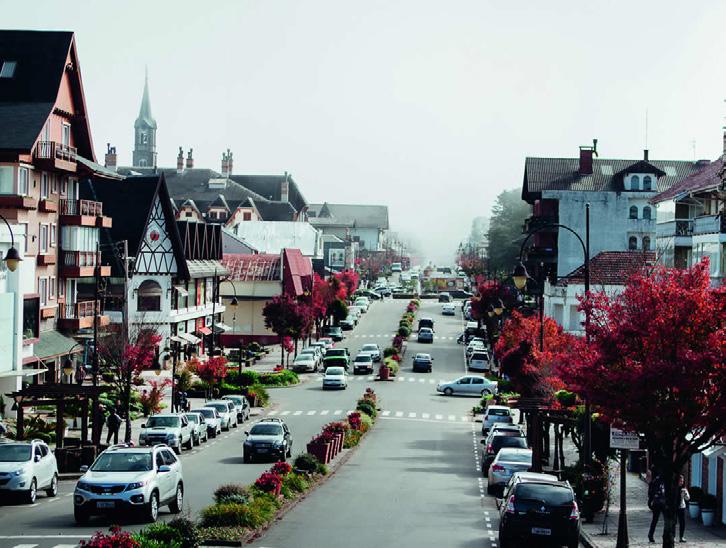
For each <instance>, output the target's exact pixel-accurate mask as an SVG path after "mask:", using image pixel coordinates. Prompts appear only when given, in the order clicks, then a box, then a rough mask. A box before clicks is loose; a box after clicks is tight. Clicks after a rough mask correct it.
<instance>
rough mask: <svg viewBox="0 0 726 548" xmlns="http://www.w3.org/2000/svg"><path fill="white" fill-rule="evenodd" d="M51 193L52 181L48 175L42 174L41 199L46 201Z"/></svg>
mask: <svg viewBox="0 0 726 548" xmlns="http://www.w3.org/2000/svg"><path fill="white" fill-rule="evenodd" d="M49 193H50V181H48V174H47V173H41V174H40V199H41V200H45V199H46V198H47V197H48V194H49Z"/></svg>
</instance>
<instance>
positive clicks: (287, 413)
mask: <svg viewBox="0 0 726 548" xmlns="http://www.w3.org/2000/svg"><path fill="white" fill-rule="evenodd" d="M289 414H290V411H283V412H282V413H280V415H289Z"/></svg>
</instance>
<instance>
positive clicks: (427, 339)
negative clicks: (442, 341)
mask: <svg viewBox="0 0 726 548" xmlns="http://www.w3.org/2000/svg"><path fill="white" fill-rule="evenodd" d="M416 340H417V341H418V342H420V343H433V342H434V331H433V329H431V328H430V327H422V328H421V329H419V330H418V335H417V337H416Z"/></svg>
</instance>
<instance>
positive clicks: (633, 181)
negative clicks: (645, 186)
mask: <svg viewBox="0 0 726 548" xmlns="http://www.w3.org/2000/svg"><path fill="white" fill-rule="evenodd" d="M630 190H640V177H638V176H637V175H633V176H632V177H631V178H630Z"/></svg>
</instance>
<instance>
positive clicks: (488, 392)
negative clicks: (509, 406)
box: [481, 388, 491, 397]
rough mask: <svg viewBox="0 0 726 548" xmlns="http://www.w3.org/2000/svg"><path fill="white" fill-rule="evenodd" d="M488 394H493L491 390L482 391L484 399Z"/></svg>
mask: <svg viewBox="0 0 726 548" xmlns="http://www.w3.org/2000/svg"><path fill="white" fill-rule="evenodd" d="M487 394H491V392H490V391H489V390H487V389H486V388H485V389H484V390H482V391H481V395H482V397H484V396H486V395H487Z"/></svg>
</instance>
